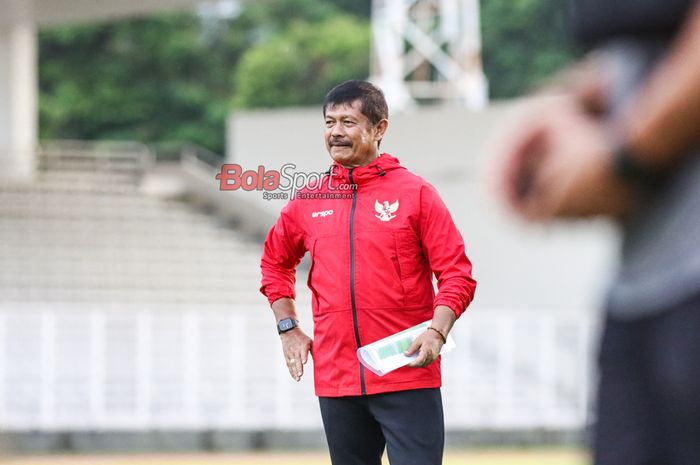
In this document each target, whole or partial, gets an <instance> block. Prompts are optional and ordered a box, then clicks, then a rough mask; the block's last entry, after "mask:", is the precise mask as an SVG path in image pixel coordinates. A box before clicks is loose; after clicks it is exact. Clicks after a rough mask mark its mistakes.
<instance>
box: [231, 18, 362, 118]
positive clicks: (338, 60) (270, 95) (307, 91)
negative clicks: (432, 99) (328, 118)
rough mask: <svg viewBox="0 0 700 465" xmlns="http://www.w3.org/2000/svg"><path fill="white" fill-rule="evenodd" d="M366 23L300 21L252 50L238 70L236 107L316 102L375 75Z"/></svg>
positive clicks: (243, 59) (351, 21) (342, 19)
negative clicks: (332, 91)
mask: <svg viewBox="0 0 700 465" xmlns="http://www.w3.org/2000/svg"><path fill="white" fill-rule="evenodd" d="M369 47H370V30H369V26H368V25H367V24H366V23H362V22H360V21H358V20H354V19H352V18H347V17H335V18H333V19H330V20H327V21H324V22H322V23H317V24H309V23H305V22H297V23H294V24H292V25H291V27H290V28H289V29H287V30H285V31H284V32H282V33H280V34H278V35H275V36H272V37H269V38H268V39H267V40H264V41H262V42H260V43H259V44H257V45H256V46H254V47H252V48H250V49H249V50H248V51H247V52H246V53H245V55H244V56H243V58H242V59H241V62H240V64H239V66H238V68H237V69H236V74H235V80H234V83H235V87H236V94H235V98H234V104H235V106H236V107H244V108H245V107H247V108H251V107H282V106H290V105H306V104H316V103H321V102H322V101H323V98H324V96H325V95H326V93H327V92H328V90H330V88H331V87H333V86H335V85H336V84H338V83H340V82H342V81H345V80H347V79H366V78H367V75H368V74H369Z"/></svg>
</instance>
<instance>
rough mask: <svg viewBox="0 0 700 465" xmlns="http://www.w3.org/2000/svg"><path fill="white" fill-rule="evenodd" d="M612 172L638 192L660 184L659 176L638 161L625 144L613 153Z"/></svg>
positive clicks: (632, 151) (637, 157)
mask: <svg viewBox="0 0 700 465" xmlns="http://www.w3.org/2000/svg"><path fill="white" fill-rule="evenodd" d="M612 162H613V172H614V173H615V175H616V176H617V178H618V179H620V180H621V181H622V182H624V183H625V184H627V185H628V186H630V187H632V188H634V189H636V190H638V191H648V190H652V189H654V188H655V187H656V186H658V185H659V184H661V182H662V179H663V177H662V176H661V174H659V173H657V172H655V171H653V170H651V169H649V168H648V167H646V166H644V165H643V164H642V163H640V161H639V156H638V155H637V154H636V153H635V152H634V150H632V148H630V147H629V146H628V145H626V144H619V145H618V146H617V147H616V148H615V150H614V151H613V156H612Z"/></svg>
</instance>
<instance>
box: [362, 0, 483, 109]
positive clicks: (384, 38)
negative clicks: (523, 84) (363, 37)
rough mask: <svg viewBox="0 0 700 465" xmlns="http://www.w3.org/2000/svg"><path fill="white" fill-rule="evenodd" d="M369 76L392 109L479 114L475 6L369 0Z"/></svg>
mask: <svg viewBox="0 0 700 465" xmlns="http://www.w3.org/2000/svg"><path fill="white" fill-rule="evenodd" d="M370 74H371V76H370V80H372V81H373V82H375V83H376V84H377V85H379V86H380V87H381V88H382V89H383V90H384V93H385V95H386V98H387V100H388V102H389V105H390V106H391V108H392V109H396V110H406V109H410V108H412V107H415V106H416V105H417V104H418V103H423V102H430V103H439V102H442V103H449V102H452V103H459V104H462V105H464V106H466V107H467V108H470V109H475V110H476V109H480V108H483V107H484V106H485V105H486V103H487V100H488V91H487V82H486V78H485V76H484V72H483V69H482V66H481V34H480V30H479V0H373V2H372V62H371V71H370Z"/></svg>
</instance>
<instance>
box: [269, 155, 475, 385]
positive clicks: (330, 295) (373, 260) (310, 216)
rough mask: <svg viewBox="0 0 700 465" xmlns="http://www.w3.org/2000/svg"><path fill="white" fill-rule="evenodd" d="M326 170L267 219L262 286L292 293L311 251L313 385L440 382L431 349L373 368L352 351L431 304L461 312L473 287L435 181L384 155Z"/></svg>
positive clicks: (425, 313)
mask: <svg viewBox="0 0 700 465" xmlns="http://www.w3.org/2000/svg"><path fill="white" fill-rule="evenodd" d="M330 173H331V174H330V175H329V176H326V177H325V178H324V179H322V181H321V186H315V187H313V188H306V189H304V190H303V191H301V193H300V195H298V196H297V197H296V198H294V199H292V200H291V201H290V202H289V203H288V204H287V205H286V206H285V207H284V209H283V210H282V212H281V214H280V218H279V219H278V220H277V223H276V224H275V225H274V226H273V227H272V229H270V232H269V233H268V235H267V239H266V240H265V247H264V251H263V256H262V261H261V268H262V287H261V288H260V291H261V292H262V293H263V294H264V295H265V296H266V297H267V298H268V300H269V301H270V303H272V302H274V301H275V300H277V299H280V298H282V297H290V298H292V299H293V298H295V295H296V294H295V291H294V283H295V269H296V266H297V265H298V264H299V262H300V261H301V259H302V257H303V256H304V254H305V253H306V252H307V251H308V252H310V254H311V269H310V271H309V279H308V283H307V284H308V286H309V288H310V289H311V291H312V294H313V298H312V310H313V319H314V344H313V362H314V381H315V388H316V395H318V396H324V397H337V396H348V395H361V394H377V393H381V392H390V391H401V390H406V389H418V388H434V387H439V386H440V385H441V378H440V359H439V358H438V360H436V361H435V362H433V363H432V364H431V365H430V366H428V367H426V368H408V367H403V368H399V369H398V370H395V371H393V372H391V373H389V374H387V375H385V376H382V377H379V376H376V375H375V374H374V373H372V372H370V371H369V370H366V369H365V368H364V367H363V366H362V365H361V364H360V362H359V360H358V359H357V356H356V352H357V348H358V347H360V346H362V345H366V344H369V343H371V342H374V341H376V340H378V339H381V338H384V337H386V336H389V335H390V334H393V333H396V332H398V331H401V330H404V329H406V328H409V327H411V326H414V325H416V324H418V323H421V322H423V321H425V320H429V319H431V318H432V316H433V309H434V308H435V306H437V305H447V306H448V307H450V308H451V309H452V310H453V311H454V312H455V314H456V315H457V316H458V317H459V316H460V314H461V313H462V312H463V311H464V310H465V309H466V307H467V305H469V303H470V302H471V300H472V298H473V297H474V290H475V288H476V281H474V279H472V277H471V269H472V267H471V263H470V261H469V259H468V258H467V256H466V255H465V253H464V241H463V240H462V236H461V235H460V233H459V231H458V230H457V228H456V227H455V224H454V222H453V221H452V217H451V216H450V213H449V212H448V210H447V208H446V207H445V204H444V203H443V202H442V199H441V198H440V196H439V195H438V193H437V191H436V190H435V188H434V187H433V186H432V185H430V184H429V183H428V182H427V181H425V180H424V179H423V178H421V177H419V176H417V175H415V174H412V173H410V172H409V171H408V170H407V169H406V168H404V167H403V166H401V165H400V164H399V161H398V160H397V159H396V158H394V157H392V156H391V155H388V154H382V155H381V156H380V157H378V158H377V159H376V160H374V161H373V162H372V163H370V164H369V165H366V166H361V167H358V168H354V169H347V168H343V167H342V166H340V165H338V164H334V165H333V167H332V168H331V171H330ZM329 177H330V179H329ZM353 184H354V185H355V189H350V190H348V188H349V187H350V186H351V185H353ZM343 187H344V188H345V190H342V189H341V188H343ZM334 196H335V197H341V198H328V197H334ZM433 273H434V274H435V276H436V278H437V285H438V293H437V295H435V291H434V289H433V283H432V275H433Z"/></svg>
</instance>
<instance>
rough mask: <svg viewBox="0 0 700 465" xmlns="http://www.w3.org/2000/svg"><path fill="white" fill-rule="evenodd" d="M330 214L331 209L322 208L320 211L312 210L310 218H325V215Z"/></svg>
mask: <svg viewBox="0 0 700 465" xmlns="http://www.w3.org/2000/svg"><path fill="white" fill-rule="evenodd" d="M332 214H333V210H324V211H322V212H312V213H311V218H325V217H327V216H331V215H332Z"/></svg>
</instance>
